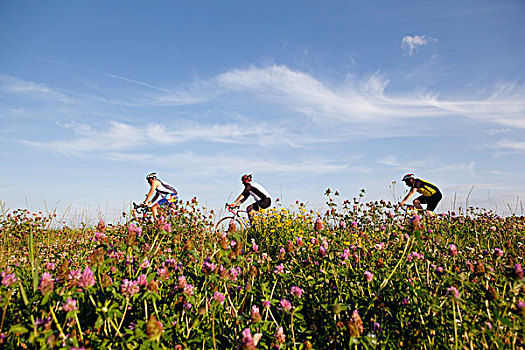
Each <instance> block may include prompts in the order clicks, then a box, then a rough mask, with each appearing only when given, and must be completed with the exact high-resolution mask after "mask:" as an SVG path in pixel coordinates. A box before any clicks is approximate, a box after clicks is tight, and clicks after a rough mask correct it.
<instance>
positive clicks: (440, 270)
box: [436, 266, 444, 275]
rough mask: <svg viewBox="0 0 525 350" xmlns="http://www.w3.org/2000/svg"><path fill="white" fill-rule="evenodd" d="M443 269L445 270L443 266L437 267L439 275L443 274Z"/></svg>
mask: <svg viewBox="0 0 525 350" xmlns="http://www.w3.org/2000/svg"><path fill="white" fill-rule="evenodd" d="M443 271H444V270H443V268H442V267H441V266H438V267H437V268H436V274H438V275H441V274H442V273H443Z"/></svg>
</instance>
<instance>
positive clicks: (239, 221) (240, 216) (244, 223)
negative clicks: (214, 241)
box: [215, 203, 251, 232]
mask: <svg viewBox="0 0 525 350" xmlns="http://www.w3.org/2000/svg"><path fill="white" fill-rule="evenodd" d="M224 207H225V208H226V209H227V210H228V211H229V212H230V213H227V214H226V215H227V216H225V217H223V218H222V219H220V220H219V221H218V222H217V224H216V225H215V230H216V231H220V232H230V231H236V230H239V229H246V228H248V227H250V226H251V224H250V219H249V218H248V212H247V211H246V210H241V209H240V207H230V206H229V205H228V203H226V205H225V206H224Z"/></svg>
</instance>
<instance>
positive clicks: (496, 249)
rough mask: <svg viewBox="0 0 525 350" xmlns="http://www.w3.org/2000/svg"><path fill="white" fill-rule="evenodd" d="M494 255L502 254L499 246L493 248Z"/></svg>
mask: <svg viewBox="0 0 525 350" xmlns="http://www.w3.org/2000/svg"><path fill="white" fill-rule="evenodd" d="M494 255H496V256H503V250H501V249H499V248H494Z"/></svg>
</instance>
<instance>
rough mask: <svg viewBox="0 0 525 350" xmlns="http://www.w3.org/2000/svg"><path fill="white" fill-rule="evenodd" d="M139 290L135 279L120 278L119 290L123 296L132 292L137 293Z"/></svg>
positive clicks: (127, 295) (128, 295)
mask: <svg viewBox="0 0 525 350" xmlns="http://www.w3.org/2000/svg"><path fill="white" fill-rule="evenodd" d="M139 290H140V286H139V283H138V282H137V281H129V280H127V279H124V280H122V284H121V285H120V292H121V293H122V295H124V296H125V297H130V296H132V295H134V294H137V293H138V292H139Z"/></svg>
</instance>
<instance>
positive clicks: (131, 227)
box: [128, 224, 142, 237]
mask: <svg viewBox="0 0 525 350" xmlns="http://www.w3.org/2000/svg"><path fill="white" fill-rule="evenodd" d="M128 231H129V232H133V233H135V234H136V235H137V237H140V235H141V234H142V228H140V227H137V226H135V225H133V224H129V227H128Z"/></svg>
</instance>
